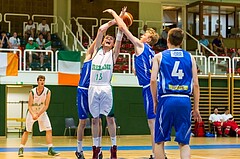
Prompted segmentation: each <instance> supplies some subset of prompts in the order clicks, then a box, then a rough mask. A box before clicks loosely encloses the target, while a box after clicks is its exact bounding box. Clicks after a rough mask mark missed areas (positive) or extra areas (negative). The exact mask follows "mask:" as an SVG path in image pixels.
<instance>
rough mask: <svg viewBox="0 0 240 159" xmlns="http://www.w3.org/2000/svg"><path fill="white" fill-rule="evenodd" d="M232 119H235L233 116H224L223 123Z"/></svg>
mask: <svg viewBox="0 0 240 159" xmlns="http://www.w3.org/2000/svg"><path fill="white" fill-rule="evenodd" d="M231 118H233V116H232V114H222V119H223V122H225V121H228V120H229V119H231Z"/></svg>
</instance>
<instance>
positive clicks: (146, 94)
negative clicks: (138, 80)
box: [142, 86, 156, 119]
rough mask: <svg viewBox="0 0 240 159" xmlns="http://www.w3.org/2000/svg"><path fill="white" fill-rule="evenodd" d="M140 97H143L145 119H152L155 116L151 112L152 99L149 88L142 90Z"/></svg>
mask: <svg viewBox="0 0 240 159" xmlns="http://www.w3.org/2000/svg"><path fill="white" fill-rule="evenodd" d="M142 96H143V103H144V109H145V113H146V115H147V119H154V118H155V117H156V115H155V114H154V111H153V98H152V93H151V89H150V86H148V87H146V88H143V90H142Z"/></svg>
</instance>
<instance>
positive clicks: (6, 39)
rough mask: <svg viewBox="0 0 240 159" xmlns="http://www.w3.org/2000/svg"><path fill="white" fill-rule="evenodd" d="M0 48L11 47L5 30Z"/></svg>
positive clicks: (1, 37)
mask: <svg viewBox="0 0 240 159" xmlns="http://www.w3.org/2000/svg"><path fill="white" fill-rule="evenodd" d="M0 48H4V49H7V48H10V42H9V39H8V37H7V34H6V32H5V31H3V32H2V33H1V36H0Z"/></svg>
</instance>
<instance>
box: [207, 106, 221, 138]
mask: <svg viewBox="0 0 240 159" xmlns="http://www.w3.org/2000/svg"><path fill="white" fill-rule="evenodd" d="M209 121H210V123H211V124H213V126H214V127H215V129H217V133H218V135H222V116H221V115H220V114H218V108H217V107H215V108H214V113H213V114H211V115H210V117H209Z"/></svg>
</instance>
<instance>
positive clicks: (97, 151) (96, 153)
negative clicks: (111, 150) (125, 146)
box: [92, 146, 103, 159]
mask: <svg viewBox="0 0 240 159" xmlns="http://www.w3.org/2000/svg"><path fill="white" fill-rule="evenodd" d="M92 151H93V157H92V159H102V158H103V155H102V151H101V147H96V146H93V147H92Z"/></svg>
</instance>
